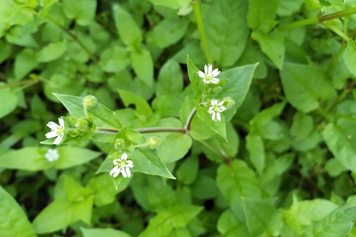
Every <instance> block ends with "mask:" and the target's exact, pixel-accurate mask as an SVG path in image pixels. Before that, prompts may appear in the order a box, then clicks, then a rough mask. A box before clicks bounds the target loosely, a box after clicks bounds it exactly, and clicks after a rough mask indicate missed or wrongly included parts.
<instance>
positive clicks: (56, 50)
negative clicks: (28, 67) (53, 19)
mask: <svg viewBox="0 0 356 237" xmlns="http://www.w3.org/2000/svg"><path fill="white" fill-rule="evenodd" d="M66 50H67V42H66V41H60V42H56V43H50V44H48V45H47V46H46V47H44V48H42V49H41V51H40V52H39V53H38V56H37V62H40V63H48V62H51V61H54V60H56V59H58V58H60V57H61V56H62V55H63V54H64V53H65V51H66Z"/></svg>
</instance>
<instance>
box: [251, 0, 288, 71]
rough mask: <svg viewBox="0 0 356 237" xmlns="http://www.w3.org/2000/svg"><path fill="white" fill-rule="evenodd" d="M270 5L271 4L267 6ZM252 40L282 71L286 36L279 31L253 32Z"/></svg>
mask: <svg viewBox="0 0 356 237" xmlns="http://www.w3.org/2000/svg"><path fill="white" fill-rule="evenodd" d="M266 5H269V4H266ZM251 36H252V39H254V40H256V41H257V42H258V43H259V45H260V46H261V49H262V52H263V53H265V54H266V55H267V56H268V58H269V59H271V60H272V62H273V63H274V64H275V65H276V66H277V67H278V69H282V65H283V61H284V51H285V47H284V36H283V35H282V33H281V32H279V31H278V30H277V29H276V30H274V31H272V32H271V33H269V34H264V33H261V32H259V31H254V32H252V35H251Z"/></svg>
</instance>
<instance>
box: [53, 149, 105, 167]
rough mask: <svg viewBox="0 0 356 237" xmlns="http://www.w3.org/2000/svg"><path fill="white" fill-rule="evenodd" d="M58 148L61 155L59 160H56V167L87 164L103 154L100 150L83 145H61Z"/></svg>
mask: <svg viewBox="0 0 356 237" xmlns="http://www.w3.org/2000/svg"><path fill="white" fill-rule="evenodd" d="M57 150H58V153H59V155H60V157H59V158H58V160H57V161H55V168H57V169H67V168H70V167H73V166H77V165H81V164H85V163H88V162H89V161H91V160H93V159H95V158H98V157H99V156H100V155H101V153H100V152H95V151H92V150H89V149H85V148H81V147H72V146H61V147H58V148H57Z"/></svg>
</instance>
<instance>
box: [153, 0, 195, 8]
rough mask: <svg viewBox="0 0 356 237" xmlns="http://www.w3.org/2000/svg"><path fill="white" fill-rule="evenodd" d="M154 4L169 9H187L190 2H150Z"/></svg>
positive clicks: (171, 0)
mask: <svg viewBox="0 0 356 237" xmlns="http://www.w3.org/2000/svg"><path fill="white" fill-rule="evenodd" d="M149 1H150V2H152V3H153V4H156V5H160V6H164V7H168V8H171V9H180V8H187V7H188V6H189V4H190V2H191V1H190V0H149Z"/></svg>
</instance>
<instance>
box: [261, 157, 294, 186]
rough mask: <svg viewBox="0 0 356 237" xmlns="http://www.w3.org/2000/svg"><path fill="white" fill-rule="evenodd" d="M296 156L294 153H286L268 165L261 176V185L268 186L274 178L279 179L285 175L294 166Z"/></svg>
mask: <svg viewBox="0 0 356 237" xmlns="http://www.w3.org/2000/svg"><path fill="white" fill-rule="evenodd" d="M294 156H295V155H294V154H293V153H286V154H284V155H282V156H280V157H278V158H277V159H276V160H274V161H273V162H269V163H267V164H266V168H265V169H264V171H263V173H262V174H261V183H262V184H266V183H268V182H270V181H271V180H272V179H273V178H278V177H279V176H280V175H281V174H283V173H284V172H285V171H286V170H287V169H288V168H289V167H290V166H291V165H292V163H293V159H294Z"/></svg>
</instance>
